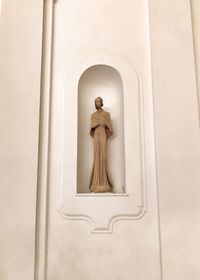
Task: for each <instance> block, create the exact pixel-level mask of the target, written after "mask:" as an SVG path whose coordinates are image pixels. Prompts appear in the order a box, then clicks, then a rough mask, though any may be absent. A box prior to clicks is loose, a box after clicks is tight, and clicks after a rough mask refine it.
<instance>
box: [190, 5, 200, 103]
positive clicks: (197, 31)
mask: <svg viewBox="0 0 200 280" xmlns="http://www.w3.org/2000/svg"><path fill="white" fill-rule="evenodd" d="M191 16H192V28H193V43H194V57H195V66H196V80H197V90H198V99H199V108H200V2H199V1H198V0H191Z"/></svg>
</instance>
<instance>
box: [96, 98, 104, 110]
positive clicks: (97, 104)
mask: <svg viewBox="0 0 200 280" xmlns="http://www.w3.org/2000/svg"><path fill="white" fill-rule="evenodd" d="M102 106H103V103H102V100H101V99H100V98H97V99H96V100H95V107H96V109H98V108H101V107H102Z"/></svg>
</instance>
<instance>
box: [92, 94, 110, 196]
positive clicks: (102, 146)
mask: <svg viewBox="0 0 200 280" xmlns="http://www.w3.org/2000/svg"><path fill="white" fill-rule="evenodd" d="M95 107H96V109H97V111H96V112H95V113H93V114H92V115H91V129H90V135H91V136H92V137H93V138H94V163H93V169H92V175H91V179H90V190H91V192H95V193H103V192H111V191H112V185H111V182H110V179H109V177H108V170H107V139H108V138H109V137H110V136H111V135H112V133H113V131H112V125H111V120H110V114H109V113H108V112H106V111H104V110H103V109H102V107H103V99H102V98H101V97H97V98H96V99H95Z"/></svg>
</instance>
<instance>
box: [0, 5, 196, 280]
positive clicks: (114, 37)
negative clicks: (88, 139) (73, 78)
mask: <svg viewBox="0 0 200 280" xmlns="http://www.w3.org/2000/svg"><path fill="white" fill-rule="evenodd" d="M95 1H96V3H95ZM43 2H44V1H42V0H31V1H30V0H29V1H27V0H18V1H15V0H3V1H2V6H1V5H0V8H1V18H0V220H1V224H0V280H31V279H32V280H33V279H34V255H35V230H36V229H35V219H36V188H37V175H38V174H37V161H38V136H39V103H40V75H41V46H42V17H43ZM53 2H54V1H53V0H48V1H46V3H48V5H49V6H48V5H47V6H48V7H49V8H48V9H49V11H50V13H49V14H48V15H49V17H47V21H46V24H47V25H48V24H49V23H50V22H51V16H52V14H51V7H52V6H51V4H52V3H53ZM55 2H57V4H55V5H57V8H56V9H55V16H56V20H55V31H56V33H55V34H54V35H55V43H56V44H55V46H54V47H55V50H56V52H55V54H56V55H55V61H54V62H55V68H54V72H53V74H54V76H53V78H54V80H55V81H57V83H58V84H59V82H60V73H61V72H62V71H61V70H63V69H62V67H63V64H62V63H64V62H65V61H66V62H67V63H68V62H70V61H71V60H73V59H74V58H75V57H76V55H77V53H78V54H81V53H83V52H85V51H90V50H92V49H93V48H94V47H95V48H99V47H100V48H104V47H105V46H106V47H107V43H108V42H109V46H108V49H109V48H118V49H120V48H121V51H123V52H124V53H126V52H128V55H129V56H131V57H132V58H133V59H134V60H136V62H137V63H138V65H140V67H141V69H142V72H143V75H144V84H146V86H145V100H146V101H145V102H146V103H145V108H146V109H145V110H146V111H145V112H147V113H148V110H149V112H150V113H151V109H152V103H151V91H152V93H153V99H154V118H155V119H154V121H155V140H156V141H155V144H156V171H157V188H156V186H155V184H149V186H148V188H147V202H148V203H147V213H146V214H145V216H144V217H143V218H142V219H139V220H137V221H118V222H116V224H115V226H114V231H113V233H112V234H108V235H101V234H100V235H98V234H97V235H94V234H91V232H90V229H89V226H88V224H87V223H85V221H81V222H80V221H64V220H63V219H62V218H61V217H60V216H59V214H58V212H57V210H58V207H57V201H56V200H57V198H58V197H59V196H60V193H59V189H58V188H57V185H56V184H52V185H51V189H50V196H49V197H48V196H47V198H49V201H47V206H48V205H49V206H50V207H49V209H48V208H47V212H46V211H44V213H43V212H42V213H41V214H42V218H41V220H42V222H44V225H43V226H44V232H42V235H44V237H45V233H46V225H47V223H46V222H45V220H43V218H44V217H46V214H47V216H48V215H49V225H48V226H49V233H48V234H49V235H47V236H46V237H48V239H46V240H45V238H44V243H45V242H46V243H45V245H47V247H48V248H47V249H48V250H49V251H48V252H49V255H48V258H47V260H46V262H47V263H45V259H44V258H43V257H44V256H45V253H44V254H43V251H44V250H43V246H42V245H44V244H42V243H40V242H37V243H36V245H37V246H38V247H37V246H36V248H37V249H39V250H38V252H39V258H38V260H39V261H38V262H40V263H39V266H40V267H39V269H40V270H41V271H40V270H39V273H38V274H35V275H39V277H37V276H35V279H34V280H50V279H52V280H61V279H64V280H66V279H67V280H83V279H86V280H89V279H92V280H98V279H101V280H102V279H106V280H122V279H123V280H132V279H134V278H135V277H136V278H137V279H138V280H146V279H149V280H157V279H158V280H199V279H200V249H199V248H200V238H199V237H200V226H199V224H200V223H199V221H200V206H199V205H200V172H199V166H200V135H199V108H198V92H197V89H199V85H200V82H199V81H200V79H199V73H200V71H199V69H200V64H199V61H200V40H199V38H200V36H199V34H200V3H199V0H191V1H189V0H174V1H171V0H165V1H160V0H150V1H145V0H143V1H138V2H139V3H140V4H139V5H138V4H137V1H136V0H135V1H129V0H126V1H124V2H123V3H124V5H127V7H126V6H123V7H122V1H120V0H117V1H114V0H107V1H106V0H102V1H100V0H93V1H92V0H91V1H89V0H87V1H86V2H85V3H87V5H88V7H90V8H91V10H93V11H95V13H94V14H92V15H91V14H90V12H91V10H90V11H89V10H88V9H87V7H86V6H85V5H83V1H70V0H62V1H61V0H59V1H55ZM108 3H109V5H108ZM116 3H118V4H116ZM98 5H99V8H98ZM107 5H108V7H107ZM148 5H150V22H149V15H148V12H147V11H148V9H147V7H148ZM99 9H100V10H99ZM101 9H104V10H101ZM77 11H78V12H77ZM100 11H104V13H102V18H103V23H105V22H106V21H105V17H107V19H106V20H107V22H108V23H109V24H108V26H107V28H108V30H107V32H106V26H105V28H104V32H101V31H102V26H101V24H100V21H99V17H100V15H101V13H100ZM134 12H135V13H134ZM74 14H75V15H74ZM132 14H134V15H133V16H132ZM89 15H90V16H91V18H92V20H93V21H94V22H95V24H94V28H93V26H91V25H90V19H89ZM110 15H111V16H112V17H111V16H110ZM118 18H119V19H120V20H119V21H118ZM70 21H71V23H73V25H69V22H70ZM113 22H115V23H116V25H113ZM51 23H52V22H51ZM62 23H64V24H62ZM149 23H150V38H149ZM48 27H49V33H51V31H52V30H53V29H52V30H51V24H49V26H48ZM73 28H74V29H73ZM95 28H96V29H95ZM47 29H48V28H47ZM95 30H97V31H98V32H94V31H95ZM119 30H121V32H123V34H122V35H120V32H119ZM124 30H125V32H124ZM66 31H67V32H66ZM80 31H81V32H82V33H81V32H80ZM109 32H110V33H109ZM63 34H65V35H63ZM84 34H86V35H84ZM67 36H68V37H67ZM106 36H107V37H106ZM69 39H70V40H69ZM149 39H150V43H151V45H150V43H149ZM46 40H47V43H48V44H47V45H51V39H50V36H49V34H47V37H46ZM98 40H99V41H98ZM80 41H81V42H82V44H80ZM59 44H60V45H59ZM73 44H74V45H73ZM87 44H88V45H87ZM61 46H62V47H61ZM150 47H151V54H150ZM105 49H106V48H105ZM66 50H67V52H66ZM50 55H51V52H49V53H47V54H46V57H45V58H49V56H50ZM151 55H152V56H151ZM43 62H44V60H43ZM58 62H59V63H60V64H59V63H58ZM47 64H48V63H47ZM49 64H50V62H49ZM59 65H60V66H59ZM151 66H152V69H151ZM49 67H50V66H49V65H47V67H46V69H47V72H48V74H47V81H44V82H46V84H48V75H49V74H50V72H51V71H50V69H49ZM59 71H60V72H59ZM151 71H152V73H151ZM49 76H50V75H49ZM55 84H56V83H55ZM151 85H153V89H152V90H151ZM54 86H55V85H54ZM47 91H48V85H47ZM57 93H59V87H58V85H57V88H56V90H55V88H54V94H55V96H57ZM55 96H54V98H55ZM54 100H56V99H54ZM55 105H56V104H55ZM46 107H48V102H47V104H46ZM147 116H148V114H147ZM150 116H152V115H151V114H150ZM146 119H147V124H148V121H149V118H148V117H146ZM150 123H151V121H150ZM151 124H152V123H151ZM152 127H153V125H152V126H151V127H149V126H147V135H149V136H148V137H150V138H149V139H151V141H152V142H151V141H150V144H148V145H147V150H148V153H149V154H150V155H152V163H150V164H149V166H148V168H149V170H150V171H151V170H152V171H153V172H154V169H155V166H154V143H153V140H154V138H153V137H152V135H153V136H154V130H153V129H152ZM147 142H148V141H147ZM54 156H56V154H55V155H54ZM149 162H151V161H149ZM55 166H56V165H55ZM57 167H59V166H57ZM60 168H61V167H59V168H58V169H60ZM62 168H63V167H62ZM153 172H149V174H148V176H149V177H151V176H152V173H153ZM50 173H52V174H50V175H51V176H52V175H54V171H53V169H52V172H50ZM44 181H45V180H44ZM44 197H45V196H44ZM44 197H43V198H44ZM157 197H158V206H159V207H158V209H157ZM45 203H46V202H45ZM45 203H43V205H45ZM45 206H46V205H45ZM111 206H112V205H111ZM48 210H50V211H49V212H48ZM38 214H40V212H39V211H38ZM38 224H39V223H38ZM39 231H40V228H39V227H38V232H37V233H39ZM37 236H40V235H37ZM36 241H37V240H36ZM41 252H42V253H41ZM160 253H161V254H160ZM160 257H161V258H160ZM41 258H42V260H41ZM159 261H160V262H159ZM45 265H46V267H45ZM46 268H47V270H46V271H45V269H46ZM113 271H114V273H113ZM46 272H47V274H46V276H47V277H46V279H45V277H44V274H45V273H46ZM97 272H98V273H97ZM160 272H161V273H160ZM70 273H71V274H70ZM95 273H96V275H97V276H96V279H95V277H94V275H95ZM80 275H81V276H80Z"/></svg>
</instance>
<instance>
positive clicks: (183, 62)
mask: <svg viewBox="0 0 200 280" xmlns="http://www.w3.org/2000/svg"><path fill="white" fill-rule="evenodd" d="M150 2H151V13H150V14H151V41H152V62H153V63H152V64H153V86H154V102H155V126H156V151H157V152H156V154H157V176H158V190H159V207H160V223H161V247H162V267H163V279H167V280H174V279H178V280H180V279H181V280H188V279H192V280H197V279H199V278H200V269H199V267H200V266H199V265H200V258H199V256H200V255H199V254H200V239H199V236H200V226H199V221H200V207H199V205H200V204H199V201H200V188H199V186H200V173H199V166H200V138H199V117H198V102H197V90H196V80H195V64H194V49H193V38H192V26H191V13H190V1H182V0H176V1H162V2H161V1H160V0H152V1H150Z"/></svg>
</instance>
